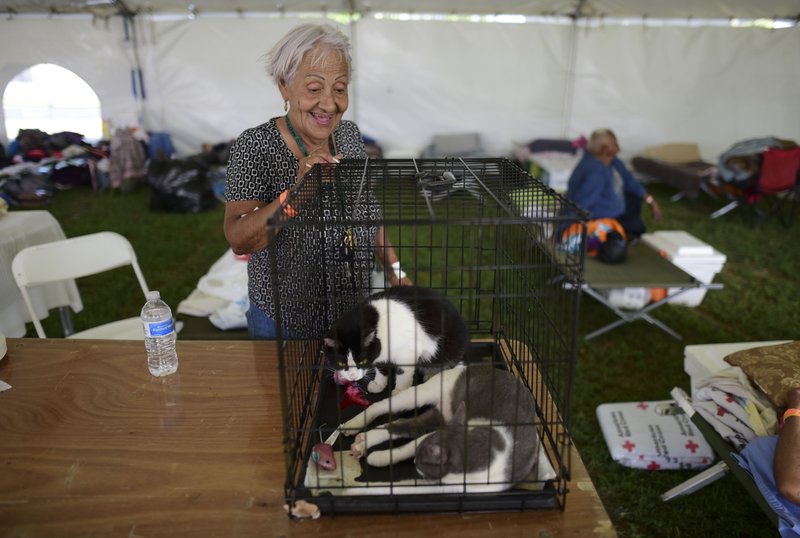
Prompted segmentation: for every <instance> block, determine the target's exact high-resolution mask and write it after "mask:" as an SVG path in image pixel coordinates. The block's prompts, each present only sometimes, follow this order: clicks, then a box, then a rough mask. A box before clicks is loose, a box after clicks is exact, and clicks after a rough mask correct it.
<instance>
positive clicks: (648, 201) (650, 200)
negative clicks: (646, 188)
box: [644, 194, 653, 205]
mask: <svg viewBox="0 0 800 538" xmlns="http://www.w3.org/2000/svg"><path fill="white" fill-rule="evenodd" d="M644 203H646V204H647V205H650V204H652V203H653V195H652V194H648V195H647V196H645V197H644Z"/></svg>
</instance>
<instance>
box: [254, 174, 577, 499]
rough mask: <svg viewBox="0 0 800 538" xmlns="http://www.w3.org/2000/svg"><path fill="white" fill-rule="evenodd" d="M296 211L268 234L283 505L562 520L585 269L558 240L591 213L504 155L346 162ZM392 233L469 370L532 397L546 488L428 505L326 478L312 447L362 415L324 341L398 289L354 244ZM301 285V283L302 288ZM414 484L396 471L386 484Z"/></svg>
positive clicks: (309, 188) (366, 247)
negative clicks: (460, 332)
mask: <svg viewBox="0 0 800 538" xmlns="http://www.w3.org/2000/svg"><path fill="white" fill-rule="evenodd" d="M287 203H288V204H289V206H290V207H289V208H285V209H284V212H283V214H282V215H278V216H277V217H276V218H274V219H273V220H272V221H270V223H268V234H269V236H270V240H271V247H270V249H272V254H271V259H270V269H271V275H270V282H271V283H272V294H273V301H274V304H275V305H276V309H275V319H276V322H277V324H278V334H279V338H278V346H279V368H280V371H279V375H280V385H281V394H282V401H283V426H284V431H283V436H284V437H283V441H284V444H285V455H286V483H285V494H286V499H287V502H288V503H290V504H292V503H294V502H296V501H298V500H300V499H302V500H305V501H307V502H311V503H314V504H316V505H317V506H319V507H320V508H321V510H322V512H323V514H333V513H340V512H359V513H363V512H386V511H388V512H418V511H470V510H483V511H485V510H524V509H534V508H535V509H538V508H561V509H563V507H564V504H565V501H566V494H567V490H568V481H569V479H570V446H571V440H570V434H569V423H570V400H571V391H572V386H573V377H574V368H575V346H576V344H575V342H576V331H577V320H578V309H579V298H580V282H581V280H582V274H583V257H582V255H578V254H570V253H567V252H564V251H562V250H560V249H559V247H558V243H557V241H556V239H555V237H556V235H557V231H558V230H559V229H560V228H561V227H562V224H564V223H565V222H566V218H567V217H566V216H565V215H568V214H571V215H573V217H572V218H573V219H574V218H575V217H574V215H576V214H580V211H579V210H577V208H575V207H574V206H573V205H572V204H570V203H569V202H568V201H567V200H566V199H565V198H563V197H562V196H560V195H559V194H558V193H556V192H555V191H553V190H551V189H549V188H548V187H546V186H544V185H543V184H542V183H540V182H539V181H537V180H534V179H532V178H531V177H530V176H529V175H528V174H527V173H526V172H524V171H523V170H522V169H520V168H519V167H518V166H517V165H516V164H515V163H514V162H512V161H509V160H507V159H426V160H422V159H417V160H414V159H408V160H405V159H403V160H399V159H398V160H395V159H390V160H369V159H367V160H345V161H342V162H341V163H340V164H337V165H335V166H334V165H331V166H329V167H315V168H314V169H313V170H312V171H311V172H310V173H309V174H307V175H306V177H305V178H304V179H303V180H301V181H300V183H299V185H298V187H297V189H296V190H295V191H294V192H293V193H292V195H291V196H290V197H289V198H288V200H287ZM290 214H291V217H290ZM380 227H383V229H385V231H386V233H387V234H388V236H389V238H390V240H391V242H392V243H393V245H394V248H395V250H396V252H397V254H398V257H399V259H400V260H401V264H402V270H403V271H404V272H405V273H407V274H408V276H409V277H410V278H411V279H412V280H413V281H414V283H415V284H417V285H420V286H425V287H430V288H432V289H434V290H436V291H438V292H439V293H440V294H442V295H443V296H445V297H446V298H447V299H448V300H449V301H450V302H451V303H452V304H453V305H455V306H456V308H457V309H458V311H459V312H460V313H461V315H462V316H463V318H464V320H465V321H466V323H467V325H468V328H469V331H470V342H471V344H470V351H469V353H468V361H469V362H486V361H489V362H492V363H494V364H495V365H500V367H502V368H507V369H508V370H510V371H511V372H513V373H514V374H515V376H516V377H517V378H518V379H520V380H521V381H522V382H523V383H524V385H525V387H527V389H529V390H530V391H531V392H532V393H533V395H534V398H535V401H536V409H535V412H536V417H537V430H538V433H539V438H540V440H541V444H542V448H541V454H542V456H543V457H544V458H546V461H547V462H548V463H549V464H550V466H551V469H550V470H551V471H552V472H551V473H549V474H548V475H547V476H546V477H542V475H541V473H540V474H539V475H537V476H534V477H530V479H529V480H526V481H525V483H521V484H517V485H516V486H515V487H514V488H512V489H510V490H507V491H503V492H501V493H495V494H473V493H461V494H452V493H449V494H425V495H385V494H381V495H378V494H370V492H369V488H368V487H365V488H364V489H363V492H360V491H359V492H358V493H357V494H352V491H353V489H352V488H347V489H346V490H347V492H348V493H346V494H345V493H343V492H344V491H345V489H344V487H343V486H342V484H344V483H345V482H346V481H347V480H348V478H347V477H346V476H345V470H344V468H343V465H341V462H340V467H341V468H340V467H337V470H335V471H326V472H327V473H333V474H332V476H327V477H326V478H325V480H323V479H322V478H321V477H322V475H323V474H324V472H323V471H321V470H319V469H318V468H317V467H316V465H315V464H314V462H313V461H312V458H311V454H312V448H313V447H314V445H315V444H316V443H320V442H321V441H323V440H325V439H328V438H329V436H330V435H331V434H332V433H333V432H334V431H335V430H336V428H337V426H338V425H339V424H341V423H342V422H344V421H345V420H347V419H348V418H350V417H352V416H353V415H354V414H355V413H357V412H358V411H359V410H360V409H357V408H355V406H352V407H347V408H344V409H342V405H341V403H340V400H341V398H342V390H341V387H339V386H337V385H335V384H334V383H333V382H332V380H331V376H330V371H329V369H328V368H326V365H325V364H324V361H323V360H322V357H321V352H320V349H321V337H322V335H323V334H324V333H325V331H326V330H327V329H328V328H329V327H330V325H331V324H332V323H333V322H334V321H336V319H338V317H339V316H341V315H342V314H343V313H345V312H346V311H348V310H349V309H350V308H352V307H353V306H354V305H355V304H357V303H358V301H360V300H362V299H364V298H365V297H366V296H368V295H369V294H371V293H373V292H375V291H376V290H378V289H380V288H382V287H383V286H384V285H385V284H386V279H385V278H384V277H383V276H381V275H382V274H381V272H380V264H377V263H376V261H375V260H376V258H377V257H376V249H375V248H374V245H373V244H372V243H371V242H370V241H369V240H367V241H359V239H358V238H359V237H372V236H371V235H370V234H371V233H374V232H375V231H376V230H378V229H380ZM289 280H292V281H293V282H301V285H299V286H296V287H294V288H292V289H290V288H289V287H288V286H285V283H286V282H288V281H289ZM298 290H299V291H298ZM333 444H334V447H335V449H336V450H337V452H346V451H347V449H348V448H347V447H348V446H349V444H348V439H347V438H345V437H344V436H339V437H338V439H336V441H335V443H333ZM358 472H360V473H361V475H360V476H359V478H358V479H359V480H363V479H364V477H365V476H366V477H367V478H369V476H370V474H371V473H374V476H379V475H378V471H377V470H375V469H370V468H369V466H368V465H366V464H365V463H363V462H362V463H361V469H360V471H358ZM384 472H385V471H384ZM402 474H403V472H401V470H400V469H399V468H398V469H397V470H396V473H394V472H392V471H391V470H390V472H389V475H388V477H389V479H390V480H391V479H393V477H394V476H401V475H402ZM412 475H413V473H412ZM380 476H383V475H380ZM404 476H408V475H407V473H406V474H405V475H404ZM339 488H342V491H341V492H340V491H337V489H339Z"/></svg>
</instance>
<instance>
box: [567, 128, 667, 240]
mask: <svg viewBox="0 0 800 538" xmlns="http://www.w3.org/2000/svg"><path fill="white" fill-rule="evenodd" d="M618 153H619V145H618V144H617V137H616V135H615V134H614V133H613V132H612V131H611V130H610V129H598V130H596V131H594V132H593V133H592V134H591V136H590V137H589V142H588V145H587V147H586V152H585V153H584V155H583V158H582V159H581V160H580V162H579V163H578V165H577V166H576V167H575V170H573V171H572V175H571V176H570V178H569V183H568V184H567V198H569V199H570V200H571V201H573V202H574V203H575V204H577V205H578V206H580V207H582V208H583V209H585V210H586V211H588V212H589V218H591V219H602V218H613V219H616V220H617V221H619V223H620V224H621V225H622V227H623V228H624V229H625V233H626V234H627V236H628V239H629V240H630V239H633V238H638V237H639V236H641V235H642V234H643V233H644V232H645V226H644V222H643V221H642V215H641V214H642V201H644V202H645V203H647V204H648V205H649V206H650V209H651V210H652V212H653V220H655V221H656V222H658V221H660V220H661V207H659V205H658V203H657V202H656V201H655V199H654V198H653V196H652V195H650V194H648V193H647V191H645V189H644V187H642V185H641V184H640V183H639V182H638V181H636V178H634V177H633V174H632V173H631V172H630V171H629V170H628V168H627V167H626V166H625V164H624V163H623V162H622V161H621V160H619V158H617V154H618Z"/></svg>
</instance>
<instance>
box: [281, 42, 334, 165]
mask: <svg viewBox="0 0 800 538" xmlns="http://www.w3.org/2000/svg"><path fill="white" fill-rule="evenodd" d="M348 71H349V69H348V65H347V61H346V59H345V58H344V56H342V55H341V54H340V53H339V52H338V51H335V50H325V48H324V46H317V47H315V48H314V49H312V50H310V51H309V52H307V53H306V55H305V56H304V57H303V61H302V62H301V63H300V65H299V66H298V68H297V73H296V74H295V77H294V80H293V81H292V83H291V84H281V86H280V89H281V95H283V98H284V99H286V100H287V101H289V105H290V109H289V119H290V120H291V122H292V126H293V127H294V129H295V130H296V131H297V134H298V135H300V137H301V138H302V139H303V140H304V141H305V143H306V144H309V143H310V144H312V145H321V144H325V143H326V140H327V139H328V137H329V136H330V134H331V133H332V132H333V129H334V128H335V127H336V126H337V125H338V124H339V122H340V121H341V120H342V115H343V114H344V112H345V110H347V105H348V97H347V85H348V83H349V82H350V77H349V75H348ZM326 147H327V146H326ZM308 149H309V151H312V148H311V147H309V148H308Z"/></svg>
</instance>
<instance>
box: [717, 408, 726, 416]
mask: <svg viewBox="0 0 800 538" xmlns="http://www.w3.org/2000/svg"><path fill="white" fill-rule="evenodd" d="M725 413H727V411H725V409H724V408H722V407H720V406H717V416H718V417H721V416H722V415H724V414H725Z"/></svg>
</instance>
